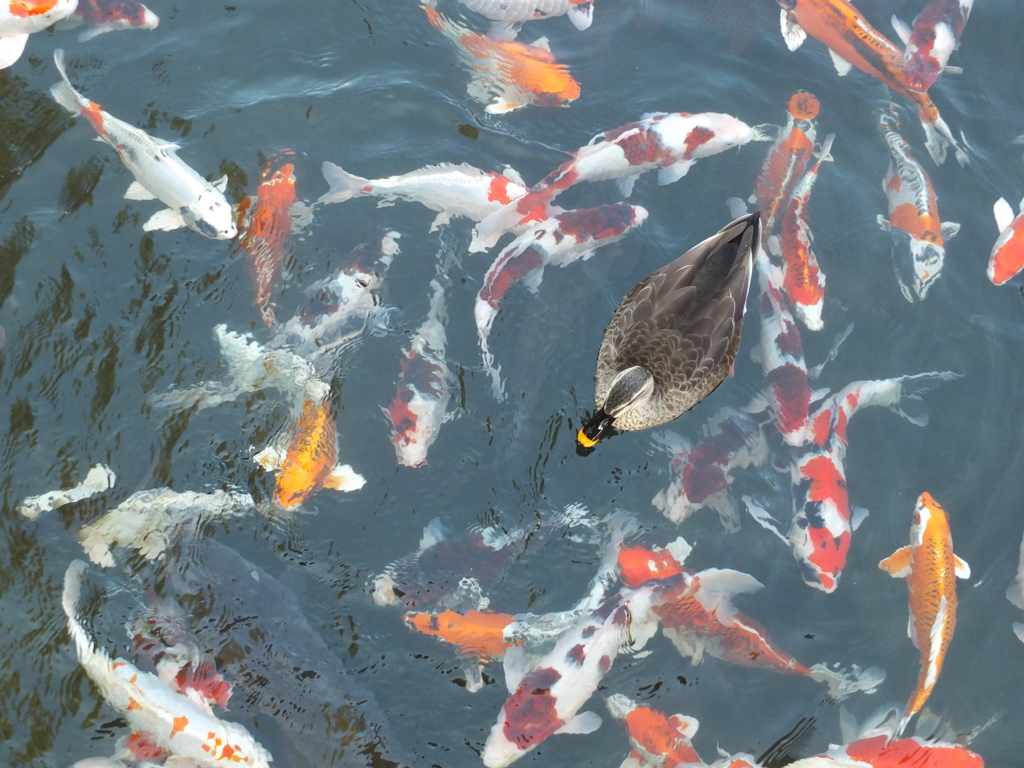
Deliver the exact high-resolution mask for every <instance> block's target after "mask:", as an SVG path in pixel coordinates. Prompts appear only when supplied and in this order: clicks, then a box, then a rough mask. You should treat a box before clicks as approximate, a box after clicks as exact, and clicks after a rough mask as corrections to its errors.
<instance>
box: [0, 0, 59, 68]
mask: <svg viewBox="0 0 1024 768" xmlns="http://www.w3.org/2000/svg"><path fill="white" fill-rule="evenodd" d="M77 4H78V3H77V0H0V69H7V68H8V67H10V66H12V65H13V64H14V63H15V62H16V61H17V60H18V59H20V58H21V54H22V53H23V52H24V50H25V43H27V42H28V36H29V35H31V34H32V33H34V32H40V31H42V30H44V29H46V28H47V27H48V26H50V25H51V24H55V23H56V22H58V21H61V20H62V19H66V18H67V17H68V16H70V15H71V14H72V13H74V12H75V7H76V6H77Z"/></svg>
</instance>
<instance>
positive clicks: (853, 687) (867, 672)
mask: <svg viewBox="0 0 1024 768" xmlns="http://www.w3.org/2000/svg"><path fill="white" fill-rule="evenodd" d="M810 670H811V674H810V678H811V679H812V680H816V681H818V682H819V683H825V684H826V685H828V695H829V698H830V699H831V700H832V701H834V702H835V701H842V700H843V699H845V698H847V697H848V696H850V694H853V693H874V692H875V690H876V689H877V688H878V686H879V685H881V684H882V682H884V681H885V671H884V670H883V669H881V668H879V667H868V668H867V669H861V668H860V667H858V666H857V665H856V664H854V665H853V666H852V667H851V668H850V669H849V670H846V669H841V668H839V667H837V668H836V669H829V668H828V667H827V666H825V665H824V664H815V665H814V666H812V667H810Z"/></svg>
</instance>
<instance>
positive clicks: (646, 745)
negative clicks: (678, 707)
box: [604, 693, 704, 768]
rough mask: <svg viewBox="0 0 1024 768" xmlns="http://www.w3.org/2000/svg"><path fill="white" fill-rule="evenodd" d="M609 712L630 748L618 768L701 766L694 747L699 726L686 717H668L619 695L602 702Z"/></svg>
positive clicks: (701, 761) (694, 720)
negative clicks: (624, 729) (616, 721)
mask: <svg viewBox="0 0 1024 768" xmlns="http://www.w3.org/2000/svg"><path fill="white" fill-rule="evenodd" d="M604 703H605V706H606V707H608V712H609V713H610V714H611V716H612V717H614V718H615V719H616V720H619V721H620V722H622V723H623V724H624V725H625V726H626V731H627V732H628V733H629V742H630V744H632V745H633V751H632V752H630V754H629V757H627V758H626V759H625V760H624V761H623V762H622V765H621V766H620V768H679V766H684V765H694V764H697V765H703V764H704V761H703V760H701V759H700V755H698V754H697V751H696V750H695V749H694V748H693V741H692V740H693V737H694V736H695V735H696V733H697V729H698V727H699V726H700V723H698V722H697V720H696V719H695V718H692V717H687V716H686V715H672V716H671V717H669V716H668V715H665V714H664V713H662V712H659V711H658V710H656V709H654V708H653V707H646V706H642V705H640V704H637V703H636V702H635V701H633V700H631V699H630V698H628V697H626V696H623V695H622V694H621V693H616V694H612V695H611V696H609V697H608V698H606V699H605V700H604Z"/></svg>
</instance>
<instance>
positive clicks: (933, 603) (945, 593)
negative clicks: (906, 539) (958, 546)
mask: <svg viewBox="0 0 1024 768" xmlns="http://www.w3.org/2000/svg"><path fill="white" fill-rule="evenodd" d="M878 567H879V568H881V569H882V570H883V571H885V572H886V573H888V574H889V575H890V576H893V577H894V578H905V579H906V580H907V592H908V594H909V602H910V622H909V623H908V624H907V634H908V635H909V636H910V639H911V640H913V642H914V645H915V646H916V647H917V648H918V649H920V651H921V674H920V675H919V676H918V678H917V687H916V688H915V689H914V692H913V694H911V696H910V700H909V701H908V702H907V708H906V710H905V711H904V713H903V717H902V718H900V722H899V725H898V726H897V728H896V732H895V733H894V734H893V736H892V738H891V739H890V741H891V740H892V739H897V738H899V737H900V736H902V735H903V731H904V730H906V727H907V724H908V723H909V722H910V720H911V718H912V717H913V716H914V715H916V714H917V713H918V712H920V711H921V707H923V706H924V704H925V702H926V701H928V697H929V696H931V693H932V690H933V689H934V688H935V683H937V682H938V679H939V673H940V672H941V671H942V663H943V661H944V660H945V658H946V650H947V649H948V648H949V643H950V641H951V640H952V639H953V631H954V629H955V628H956V606H957V599H956V580H957V579H958V578H960V579H967V578H970V576H971V568H970V566H969V565H968V564H967V563H966V562H965V561H963V560H961V559H960V558H959V557H957V556H956V555H955V554H954V553H953V541H952V538H951V536H950V532H949V520H948V519H947V517H946V512H945V510H944V509H943V508H942V507H941V506H940V505H939V503H938V502H937V501H935V499H934V498H933V497H932V495H931V494H930V493H927V492H926V493H922V494H921V495H920V496H919V497H918V499H917V505H916V506H915V508H914V521H913V523H912V524H911V526H910V544H909V545H908V546H906V547H900V548H899V549H897V550H896V551H895V552H893V553H892V554H891V555H889V557H887V558H885V559H884V560H882V561H881V562H880V563H879V564H878Z"/></svg>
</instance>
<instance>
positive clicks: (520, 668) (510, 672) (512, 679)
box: [502, 644, 530, 693]
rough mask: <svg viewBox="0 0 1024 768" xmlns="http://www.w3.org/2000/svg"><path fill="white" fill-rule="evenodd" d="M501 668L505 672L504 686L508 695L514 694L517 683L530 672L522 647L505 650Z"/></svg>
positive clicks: (517, 646) (514, 646)
mask: <svg viewBox="0 0 1024 768" xmlns="http://www.w3.org/2000/svg"><path fill="white" fill-rule="evenodd" d="M502 667H503V668H504V670H505V685H506V686H508V691H509V693H515V691H516V689H517V688H518V687H519V683H520V682H522V680H523V678H524V677H526V673H527V672H529V671H530V660H529V659H528V658H527V656H526V650H525V649H524V648H523V646H522V645H518V644H516V645H511V646H509V647H508V648H506V649H505V658H504V660H503V661H502Z"/></svg>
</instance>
